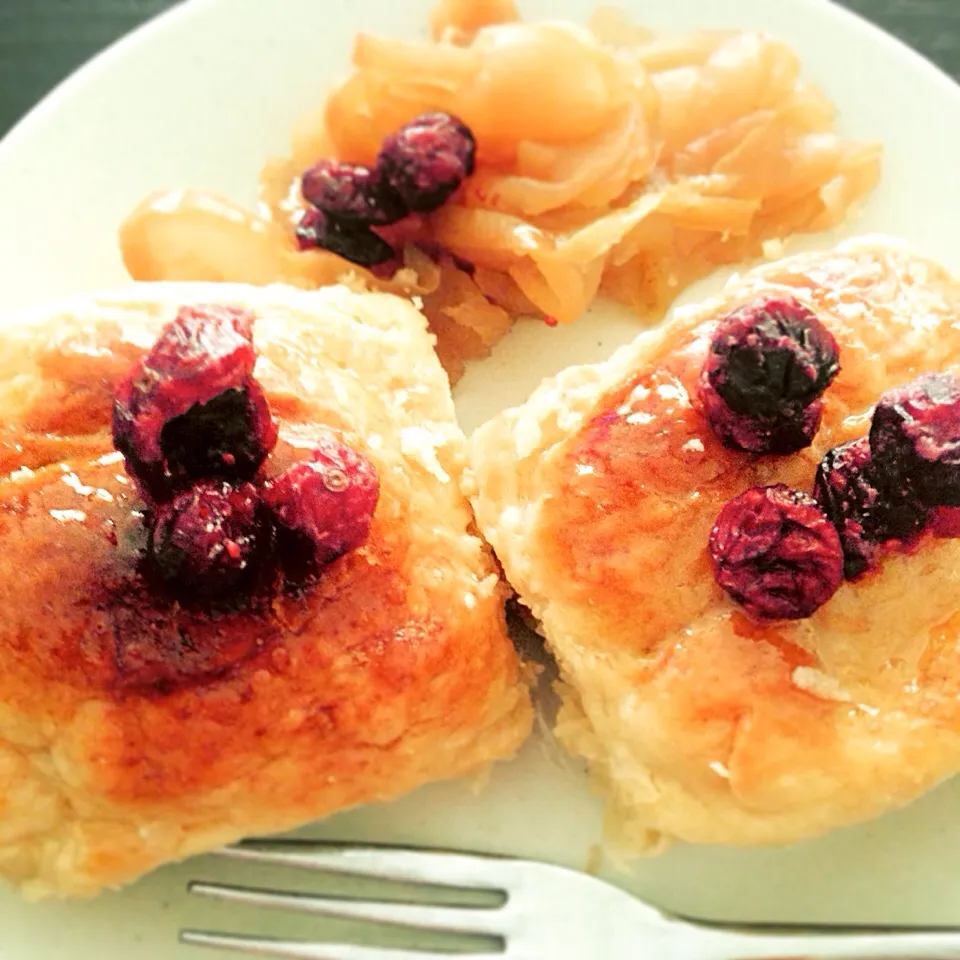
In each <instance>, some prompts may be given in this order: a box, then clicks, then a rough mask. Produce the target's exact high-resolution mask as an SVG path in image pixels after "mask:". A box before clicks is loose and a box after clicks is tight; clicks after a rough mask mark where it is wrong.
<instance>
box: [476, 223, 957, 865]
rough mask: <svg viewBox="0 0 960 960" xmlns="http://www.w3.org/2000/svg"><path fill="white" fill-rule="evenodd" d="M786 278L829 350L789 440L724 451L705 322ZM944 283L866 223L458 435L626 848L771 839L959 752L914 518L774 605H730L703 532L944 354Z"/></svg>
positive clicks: (949, 651) (914, 785) (944, 365)
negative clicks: (782, 612)
mask: <svg viewBox="0 0 960 960" xmlns="http://www.w3.org/2000/svg"><path fill="white" fill-rule="evenodd" d="M761 295H763V296H774V297H784V296H788V295H792V296H793V297H795V298H796V299H797V300H798V301H799V302H800V303H801V304H803V305H806V306H807V307H808V308H810V309H812V310H813V311H814V313H815V314H816V315H817V316H818V317H819V319H820V320H821V321H822V323H823V324H824V325H825V326H826V327H827V329H828V330H829V331H830V332H832V334H833V335H834V336H835V337H836V340H837V342H838V344H839V356H840V364H841V370H840V373H839V376H838V377H837V379H836V380H835V381H834V383H833V384H832V386H830V387H829V389H827V390H826V392H825V393H824V395H823V403H824V409H823V421H822V425H821V427H820V429H819V432H818V433H817V435H816V438H815V440H814V442H813V445H812V447H810V448H808V449H805V450H802V451H800V452H798V453H794V454H792V455H789V456H758V455H754V454H748V453H744V452H741V451H736V450H732V449H728V448H727V447H725V446H722V445H721V443H720V441H719V440H718V439H717V437H716V436H715V435H714V434H713V432H712V431H711V429H710V428H709V426H708V425H707V422H706V419H705V417H704V415H703V413H702V411H701V409H700V405H699V403H698V401H697V399H696V396H697V381H698V375H699V374H700V370H701V365H702V364H703V362H704V358H705V355H706V351H707V348H708V343H709V342H710V338H711V335H712V332H713V331H714V330H715V328H716V326H717V321H718V320H719V319H720V318H721V317H723V316H725V315H727V314H728V313H729V312H730V311H731V310H733V309H735V308H737V307H739V306H740V305H741V304H743V303H745V302H748V301H751V300H752V299H753V298H755V297H757V296H761ZM958 318H960V285H958V283H957V282H956V281H955V280H954V279H953V278H952V277H950V276H949V275H948V274H947V273H946V272H945V271H944V270H943V269H942V268H941V267H939V266H938V265H936V264H934V263H931V262H930V261H928V260H926V259H923V258H922V257H919V256H916V255H914V254H912V253H910V252H909V251H907V250H905V249H903V248H901V247H900V246H899V245H897V244H895V243H893V242H892V241H887V240H885V239H883V238H867V239H864V240H860V241H856V242H849V243H846V244H844V245H842V246H840V247H838V248H837V249H836V250H834V251H832V252H829V253H812V254H806V255H801V256H796V257H793V258H789V259H786V260H783V261H781V262H777V263H773V264H769V265H764V266H762V267H760V268H758V269H756V270H753V271H751V272H749V273H747V274H746V275H744V276H741V277H737V278H734V279H733V280H732V281H731V282H730V283H729V285H728V286H727V288H726V289H725V291H724V292H723V293H722V295H720V296H719V297H718V298H716V299H713V300H711V301H709V302H707V303H704V304H703V305H702V306H698V307H693V308H687V309H683V310H679V311H677V313H676V314H675V316H674V317H673V318H672V320H671V321H670V322H668V323H667V324H666V325H665V326H664V327H662V328H661V329H659V330H657V331H654V332H650V333H647V334H644V335H642V336H641V337H640V338H639V339H638V340H637V341H636V342H635V343H633V344H632V345H631V346H628V347H626V348H624V349H622V350H620V351H619V352H618V353H616V354H615V355H614V356H613V357H612V358H611V359H610V360H609V361H608V362H606V363H602V364H598V365H595V366H583V367H577V368H571V369H568V370H566V371H564V372H563V373H562V374H560V375H559V376H558V377H557V378H555V379H554V380H551V381H548V382H545V383H544V384H543V385H542V386H541V387H540V388H539V389H538V390H537V391H536V392H535V393H534V394H533V395H532V397H531V398H530V399H529V401H528V402H527V403H526V404H525V405H523V406H522V407H520V408H518V409H515V410H510V411H508V412H506V413H504V414H503V415H501V416H499V417H497V418H496V419H494V420H493V421H491V422H489V423H487V424H485V425H484V426H483V427H481V428H480V429H479V430H478V431H477V433H476V434H475V435H474V437H473V439H472V441H471V444H472V445H471V456H472V462H473V466H474V469H475V473H476V484H477V488H476V494H475V500H474V504H475V508H476V514H477V518H478V522H479V525H480V528H481V531H482V532H483V533H484V534H485V535H486V537H487V538H488V539H489V541H490V543H491V544H492V545H493V547H494V549H495V551H496V553H497V555H498V557H499V559H500V561H501V563H502V565H503V568H504V571H505V574H506V576H507V578H508V580H509V581H510V582H511V584H512V585H513V586H514V587H515V588H516V590H517V592H518V593H519V595H520V598H521V599H522V601H523V602H524V603H525V604H527V605H528V606H529V607H530V609H531V610H532V611H533V613H534V615H535V616H536V617H537V618H538V619H539V621H540V623H541V624H542V632H543V634H544V636H545V637H546V638H547V641H548V643H549V646H550V647H551V648H552V650H553V652H554V653H555V654H556V657H557V659H558V661H559V665H560V670H561V675H562V694H563V699H564V702H563V707H562V709H561V712H560V715H559V719H558V724H557V735H558V737H559V739H560V741H561V742H562V743H563V744H564V745H565V746H566V747H567V749H569V750H570V751H571V752H572V753H574V754H578V755H581V756H583V757H585V758H587V760H589V762H590V765H591V768H592V770H593V772H594V774H595V775H596V779H597V781H598V782H599V783H600V784H601V785H602V787H603V788H604V789H605V791H606V792H607V794H608V795H609V798H610V806H609V810H610V814H611V820H612V823H613V824H614V825H615V826H616V827H617V828H619V830H620V832H621V835H622V837H623V838H624V839H625V840H626V841H627V843H628V844H629V845H630V846H632V847H633V848H635V849H641V848H644V847H646V846H649V845H651V844H653V843H654V842H656V841H657V840H658V839H660V838H662V837H664V836H666V837H675V838H681V839H683V840H687V841H693V842H703V843H730V844H758V843H783V842H788V841H795V840H798V839H800V838H804V837H809V836H812V835H815V834H818V833H820V832H822V831H825V830H827V829H830V828H833V827H837V826H840V825H843V824H849V823H853V822H856V821H860V820H864V819H867V818H870V817H873V816H876V815H878V814H880V813H882V812H883V811H885V810H888V809H890V808H892V807H897V806H900V805H902V804H905V803H907V802H909V801H911V800H913V799H914V798H915V797H917V796H918V795H920V794H921V793H923V792H924V791H925V790H927V789H929V788H930V787H932V786H933V785H935V784H936V783H937V782H938V781H940V780H942V779H943V778H945V777H948V776H950V775H952V774H953V773H954V772H956V770H957V769H958V767H960V661H958V659H957V644H958V641H960V589H958V588H960V540H958V539H955V538H951V537H949V536H944V535H939V536H938V535H937V534H936V533H935V532H934V531H928V532H927V533H925V534H924V535H923V536H921V537H919V538H917V539H916V540H915V542H912V543H911V544H909V545H908V546H907V547H906V548H904V549H897V550H890V551H887V552H886V553H884V554H883V555H882V556H881V557H880V558H879V559H878V561H877V566H876V568H875V569H872V570H869V571H867V572H866V573H865V574H863V575H862V576H860V577H859V579H855V580H852V581H848V582H844V583H843V584H842V585H841V586H840V587H839V589H838V590H837V592H836V593H835V595H833V596H832V598H831V599H829V601H828V602H826V603H824V604H823V605H822V606H821V607H820V608H819V609H818V610H817V611H816V612H815V613H813V614H812V615H811V616H809V617H807V618H803V619H796V620H786V619H781V620H767V621H765V620H762V619H757V618H755V617H752V616H750V615H748V613H747V612H745V611H744V609H743V608H742V607H741V606H740V605H738V604H737V603H736V602H734V601H733V600H732V599H731V597H730V596H728V595H727V594H726V593H725V592H724V591H723V590H721V588H720V587H719V586H718V584H717V582H715V579H714V576H713V572H712V570H711V563H710V559H709V557H708V548H707V545H708V538H709V536H710V533H711V528H712V526H713V524H714V522H715V520H716V518H717V516H718V513H719V512H720V510H721V508H722V507H723V506H724V504H726V503H727V502H728V501H730V500H731V499H732V498H734V497H736V496H737V495H739V494H741V493H742V492H743V491H745V490H747V488H750V487H753V486H755V485H766V484H776V483H783V484H787V485H788V486H790V487H793V488H796V489H799V490H800V491H806V492H808V493H809V492H810V490H811V487H812V485H813V481H814V475H815V471H816V469H817V465H818V462H819V461H820V459H821V457H822V456H823V455H824V453H825V452H826V451H827V450H829V449H831V448H833V447H835V446H837V445H839V444H842V443H844V442H846V441H849V440H852V439H853V438H857V437H862V436H864V435H865V434H866V433H867V431H868V429H869V425H870V415H871V407H872V406H873V405H874V404H875V403H876V402H877V400H878V398H879V397H880V395H881V393H883V392H884V391H885V390H888V389H890V388H893V387H895V386H897V385H899V384H903V383H904V382H906V381H910V380H911V379H912V378H914V377H916V376H917V375H919V374H923V373H927V372H935V373H941V372H944V371H951V370H953V371H956V370H957V368H958V367H960V321H958Z"/></svg>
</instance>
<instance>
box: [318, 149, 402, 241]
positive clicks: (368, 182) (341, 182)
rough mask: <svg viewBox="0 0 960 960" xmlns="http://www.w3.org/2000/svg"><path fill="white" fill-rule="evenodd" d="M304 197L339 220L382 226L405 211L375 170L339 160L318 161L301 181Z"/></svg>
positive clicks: (395, 195)
mask: <svg viewBox="0 0 960 960" xmlns="http://www.w3.org/2000/svg"><path fill="white" fill-rule="evenodd" d="M301 191H302V193H303V198H304V200H306V201H307V203H310V204H312V205H313V206H315V207H316V208H317V209H318V210H320V211H321V212H322V213H323V214H324V215H325V216H327V217H330V218H331V219H334V220H338V221H339V222H340V223H343V224H346V223H351V224H360V225H365V226H385V225H386V224H389V223H396V222H397V221H398V220H402V219H403V218H404V217H405V216H406V215H407V213H408V211H407V208H406V207H405V206H404V203H403V201H402V200H401V199H400V197H398V196H397V194H396V193H394V192H393V190H391V189H390V187H389V186H387V184H385V183H384V181H383V179H382V177H381V176H380V172H379V171H378V170H371V169H370V168H369V167H362V166H359V165H357V164H353V163H341V162H340V161H338V160H319V161H318V162H317V163H315V164H314V165H313V166H312V167H311V168H310V169H309V170H307V171H306V172H305V173H304V175H303V178H302V181H301Z"/></svg>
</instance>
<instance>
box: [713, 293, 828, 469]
mask: <svg viewBox="0 0 960 960" xmlns="http://www.w3.org/2000/svg"><path fill="white" fill-rule="evenodd" d="M839 369H840V364H839V360H838V348H837V342H836V340H835V339H834V338H833V335H832V334H831V333H830V331H829V330H827V328H826V327H824V325H823V324H822V323H821V322H820V321H819V320H818V319H817V317H816V316H815V315H814V314H813V313H812V312H811V311H810V310H808V309H807V308H806V307H805V306H803V304H801V303H800V302H799V301H797V300H795V299H794V298H793V297H790V296H782V297H764V298H760V299H758V300H754V301H753V302H752V303H748V304H746V305H745V306H742V307H740V308H739V309H738V310H734V311H733V313H731V314H729V315H728V316H726V317H724V319H723V320H721V321H720V323H719V324H718V325H717V329H716V331H715V332H714V335H713V338H712V340H711V343H710V350H709V352H708V353H707V358H706V360H705V361H704V364H703V368H702V370H701V372H700V380H699V384H698V394H699V396H700V401H701V404H702V405H703V409H704V413H705V415H706V416H707V418H708V420H709V422H710V425H711V427H712V428H713V429H714V431H715V432H716V433H717V434H718V436H719V437H720V439H721V440H722V441H723V442H724V443H725V444H727V445H728V446H732V447H737V448H739V449H743V450H749V451H751V452H753V453H791V452H793V451H794V450H799V449H802V448H803V447H806V446H809V444H810V442H811V441H812V439H813V436H814V434H815V433H816V431H817V429H818V427H819V424H820V408H819V406H816V404H818V401H819V398H820V396H821V394H822V393H823V391H824V390H826V388H827V387H828V386H829V385H830V383H831V382H832V381H833V379H834V377H836V375H837V372H838V371H839ZM745 418H746V419H745ZM750 419H752V420H755V421H756V427H755V429H751V428H750V426H749V423H748V422H747V420H750Z"/></svg>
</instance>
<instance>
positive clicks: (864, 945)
mask: <svg viewBox="0 0 960 960" xmlns="http://www.w3.org/2000/svg"><path fill="white" fill-rule="evenodd" d="M713 933H714V935H715V937H716V939H714V940H713V942H712V944H710V945H709V946H707V945H706V944H704V946H707V950H706V951H698V953H697V956H696V958H693V957H691V960H958V958H960V931H950V930H942V931H928V932H920V931H916V932H903V931H900V932H889V933H867V932H865V931H864V932H852V931H851V932H848V933H822V934H814V935H810V934H783V933H770V932H755V933H742V932H732V931H724V932H722V933H718V932H716V931H714V932H713Z"/></svg>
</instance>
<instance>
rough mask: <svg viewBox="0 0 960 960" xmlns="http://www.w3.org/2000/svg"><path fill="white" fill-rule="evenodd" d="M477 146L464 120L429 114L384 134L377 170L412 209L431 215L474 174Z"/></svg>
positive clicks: (448, 115) (446, 115)
mask: <svg viewBox="0 0 960 960" xmlns="http://www.w3.org/2000/svg"><path fill="white" fill-rule="evenodd" d="M476 150H477V144H476V140H475V139H474V137H473V134H472V133H471V132H470V128H469V127H468V126H467V125H466V124H465V123H463V122H462V121H460V120H458V119H457V118H456V117H451V116H450V114H448V113H424V114H422V115H421V116H419V117H417V118H416V119H414V120H411V121H410V122H409V123H408V124H405V125H404V126H402V127H401V128H400V129H399V130H397V131H396V133H391V134H390V135H389V136H388V137H386V138H384V141H383V145H382V147H381V148H380V153H379V155H378V156H377V169H378V170H379V171H380V173H381V174H382V176H383V179H384V180H385V181H386V182H387V183H388V184H389V185H390V186H391V187H392V188H393V190H394V191H395V192H396V193H397V194H398V195H399V196H400V198H401V199H402V200H403V202H404V204H406V206H407V208H408V209H409V210H411V211H413V212H414V213H429V212H430V211H431V210H436V209H438V208H439V207H441V206H442V205H443V203H444V202H445V201H446V200H447V198H448V197H449V196H450V195H451V194H453V192H454V191H455V190H456V189H457V188H458V187H459V186H460V184H461V183H463V181H464V180H465V179H466V178H467V177H469V176H470V174H472V173H473V170H474V165H475V160H476Z"/></svg>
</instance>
